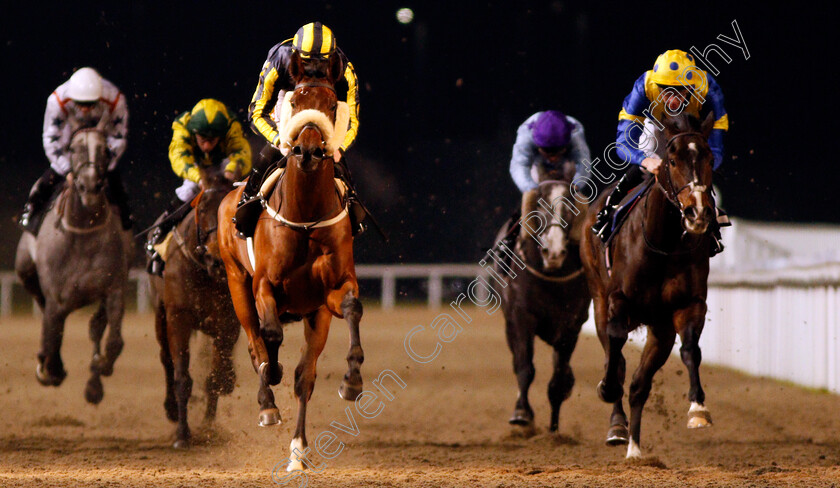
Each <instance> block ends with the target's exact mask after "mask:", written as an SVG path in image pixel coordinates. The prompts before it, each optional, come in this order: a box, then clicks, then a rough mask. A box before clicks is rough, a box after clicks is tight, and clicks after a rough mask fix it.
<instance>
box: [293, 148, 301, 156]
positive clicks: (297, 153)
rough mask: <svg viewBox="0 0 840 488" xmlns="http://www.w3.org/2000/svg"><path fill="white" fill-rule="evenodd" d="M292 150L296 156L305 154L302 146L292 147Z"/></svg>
mask: <svg viewBox="0 0 840 488" xmlns="http://www.w3.org/2000/svg"><path fill="white" fill-rule="evenodd" d="M292 152H293V153H294V155H295V156H300V155H302V154H303V149H302V148H301V147H300V146H295V147H293V148H292Z"/></svg>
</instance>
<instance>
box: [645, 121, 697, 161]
mask: <svg viewBox="0 0 840 488" xmlns="http://www.w3.org/2000/svg"><path fill="white" fill-rule="evenodd" d="M659 122H660V123H661V124H662V125H663V126H664V127H665V130H659V128H657V127H654V131H653V132H654V135H655V137H656V155H657V156H659V157H660V158H663V159H664V158H665V152H666V150H667V143H668V139H669V138H670V136H668V135H666V132H670V133H671V136H673V135H676V134H682V133H683V132H702V121H701V120H700V119H698V118H697V117H695V116H693V115H691V114H687V113H685V112H683V113H680V114H679V115H668V114H667V113H664V112H663V113H662V118H660V119H659Z"/></svg>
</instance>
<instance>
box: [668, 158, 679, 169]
mask: <svg viewBox="0 0 840 488" xmlns="http://www.w3.org/2000/svg"><path fill="white" fill-rule="evenodd" d="M668 164H670V165H671V167H672V168H673V167H674V166H676V165H677V163H676V162H675V161H674V160H673V159H669V160H668Z"/></svg>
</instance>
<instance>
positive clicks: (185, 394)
mask: <svg viewBox="0 0 840 488" xmlns="http://www.w3.org/2000/svg"><path fill="white" fill-rule="evenodd" d="M194 321H195V318H194V317H191V316H189V315H187V314H186V313H184V312H183V311H180V310H173V309H169V310H167V311H166V322H167V324H168V325H167V337H168V338H169V355H170V356H171V357H172V361H173V366H174V373H175V399H176V401H177V403H178V426H177V427H176V429H175V437H176V440H175V443H174V444H173V445H172V447H174V448H175V449H186V448H188V447H189V446H190V427H189V425H188V423H187V404H188V402H189V401H190V395H192V385H193V380H192V378H191V377H190V334H191V332H192V328H190V327H189V326H185V324H190V323H193V322H194Z"/></svg>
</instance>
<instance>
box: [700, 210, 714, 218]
mask: <svg viewBox="0 0 840 488" xmlns="http://www.w3.org/2000/svg"><path fill="white" fill-rule="evenodd" d="M712 215H714V212H713V210H712V209H711V207H703V214H702V218H703V220H709V221H711V220H712Z"/></svg>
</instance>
